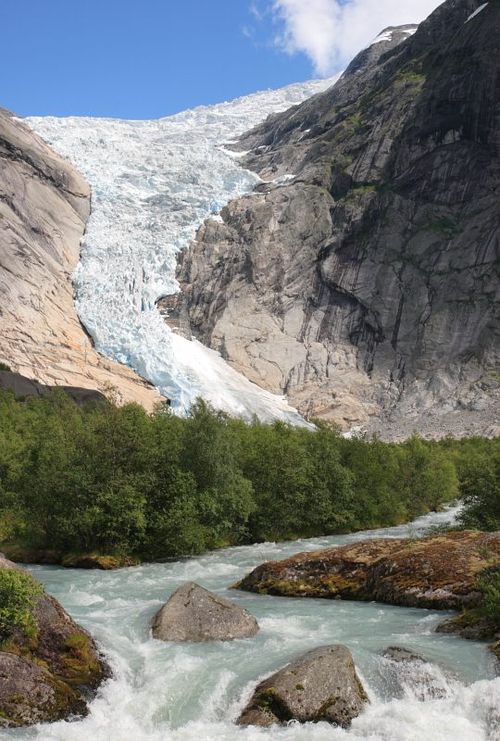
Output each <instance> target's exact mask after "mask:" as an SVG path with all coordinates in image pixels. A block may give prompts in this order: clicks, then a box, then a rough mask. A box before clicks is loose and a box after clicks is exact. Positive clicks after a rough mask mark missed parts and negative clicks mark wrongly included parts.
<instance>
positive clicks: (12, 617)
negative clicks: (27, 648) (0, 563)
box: [0, 568, 42, 641]
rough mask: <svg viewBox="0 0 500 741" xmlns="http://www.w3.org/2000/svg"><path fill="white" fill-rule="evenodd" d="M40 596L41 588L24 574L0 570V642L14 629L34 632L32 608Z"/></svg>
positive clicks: (14, 570)
mask: <svg viewBox="0 0 500 741" xmlns="http://www.w3.org/2000/svg"><path fill="white" fill-rule="evenodd" d="M40 594H42V587H41V586H40V585H39V584H37V583H36V582H35V581H34V580H33V579H32V578H31V576H30V575H29V574H27V573H26V572H23V571H17V569H2V568H0V641H4V640H5V639H6V638H8V637H9V636H10V635H11V634H12V633H13V632H14V630H16V628H19V629H21V630H23V631H24V632H25V633H26V634H28V635H30V634H32V633H33V632H34V630H35V621H34V618H33V607H34V605H35V603H36V600H37V598H38V597H39V595H40Z"/></svg>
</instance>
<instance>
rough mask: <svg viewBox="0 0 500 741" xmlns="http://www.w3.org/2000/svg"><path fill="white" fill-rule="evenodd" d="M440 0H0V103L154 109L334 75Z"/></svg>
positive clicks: (94, 110)
mask: <svg viewBox="0 0 500 741" xmlns="http://www.w3.org/2000/svg"><path fill="white" fill-rule="evenodd" d="M438 4H439V0H404V2H402V1H401V0H0V27H1V29H2V43H1V44H0V69H1V70H2V85H1V97H0V106H3V107H5V108H9V109H10V110H13V111H15V112H16V113H18V114H20V115H48V114H52V115H93V116H113V117H120V118H156V117H159V116H166V115H169V114H171V113H175V112H177V111H180V110H184V109H186V108H190V107H193V106H196V105H202V104H209V103H217V102H220V101H223V100H229V99H231V98H234V97H238V96H240V95H245V94H247V93H250V92H255V91H257V90H263V89H266V88H276V87H281V86H283V85H286V84H288V83H291V82H297V81H300V80H306V79H311V78H312V77H318V76H325V75H328V74H333V73H334V72H336V71H338V70H339V69H341V68H342V66H343V65H344V64H345V63H346V61H349V59H350V58H351V57H352V56H353V54H354V53H355V52H356V51H358V49H359V48H362V46H363V45H364V44H366V43H369V41H370V39H371V38H373V37H374V36H375V35H376V34H377V33H378V31H379V30H381V29H382V28H383V27H384V26H387V25H390V24H392V23H406V22H412V21H414V20H421V19H422V18H423V17H425V16H426V15H427V14H428V12H430V10H432V9H433V8H434V7H436V5H438Z"/></svg>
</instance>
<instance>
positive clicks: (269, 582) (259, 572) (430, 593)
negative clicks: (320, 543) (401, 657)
mask: <svg viewBox="0 0 500 741" xmlns="http://www.w3.org/2000/svg"><path fill="white" fill-rule="evenodd" d="M499 562H500V534H499V533H482V532H477V531H460V532H449V533H445V534H443V535H437V536H433V537H430V538H423V539H421V540H407V539H378V540H368V541H360V542H357V543H354V544H352V545H346V546H341V547H339V548H328V549H326V550H320V551H315V552H310V553H299V554H297V555H296V556H292V557H291V558H288V559H286V560H284V561H276V562H273V561H271V562H269V563H265V564H262V565H261V566H258V567H257V568H256V569H254V571H252V572H251V573H250V574H249V575H248V576H246V577H245V578H244V579H243V580H242V581H241V582H239V583H238V584H237V585H236V587H237V588H239V589H245V590H248V591H251V592H258V593H261V594H276V595H282V596H288V597H322V598H326V599H338V598H340V599H359V600H377V601H379V602H386V603H388V604H392V605H402V606H406V607H425V608H430V609H435V610H457V609H461V608H463V607H475V606H477V605H478V604H479V602H480V600H481V593H480V592H479V591H478V589H477V586H476V580H477V577H478V575H479V574H480V572H481V571H483V570H484V569H486V568H491V567H492V566H495V565H497V564H498V563H499Z"/></svg>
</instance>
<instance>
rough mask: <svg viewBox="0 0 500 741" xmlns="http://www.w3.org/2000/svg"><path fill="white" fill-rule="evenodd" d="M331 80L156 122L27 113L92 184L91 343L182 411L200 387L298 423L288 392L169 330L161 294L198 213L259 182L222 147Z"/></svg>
mask: <svg viewBox="0 0 500 741" xmlns="http://www.w3.org/2000/svg"><path fill="white" fill-rule="evenodd" d="M332 82H333V81H332V80H321V81H313V82H307V83H300V84H297V85H291V86H289V87H286V88H282V89H281V90H276V91H268V92H263V93H257V94H255V95H250V96H247V97H244V98H239V99H237V100H235V101H232V102H229V103H222V104H220V105H214V106H209V107H199V108H195V109H192V110H189V111H185V112H183V113H179V114H177V115H175V116H170V117H168V118H162V119H158V120H155V121H122V120H116V119H98V118H79V117H68V118H55V117H30V118H27V119H25V121H26V123H27V124H28V125H30V126H31V127H32V128H33V129H34V130H35V131H36V132H37V133H38V134H40V135H41V136H42V137H43V138H44V139H45V140H46V141H48V142H49V144H51V145H52V146H53V148H54V149H55V150H56V151H58V152H59V153H60V154H62V155H63V156H65V157H67V158H68V159H70V160H71V161H72V162H73V163H74V165H75V166H76V167H77V168H78V169H79V170H80V172H81V173H82V174H83V175H84V176H85V177H86V178H87V180H88V181H89V183H90V184H91V186H92V214H91V217H90V219H89V222H88V225H87V230H86V234H85V237H84V241H83V243H82V254H81V260H80V263H79V265H78V267H77V269H76V271H75V275H74V283H75V291H76V307H77V311H78V313H79V316H80V318H81V320H82V322H83V324H84V325H85V327H86V328H87V329H88V331H89V332H90V334H91V335H92V337H93V339H94V342H95V346H96V349H97V350H98V351H99V352H101V353H102V354H103V355H107V356H109V357H111V358H113V359H114V360H117V361H119V362H121V363H125V364H127V365H129V366H131V367H132V368H134V369H135V370H136V371H137V372H138V373H140V374H141V375H142V376H144V377H145V378H147V379H149V380H150V381H151V382H152V383H154V385H155V386H157V387H158V389H159V390H160V391H161V392H162V393H163V394H165V395H166V396H168V397H169V398H170V399H171V401H172V407H173V408H174V410H176V411H177V412H179V413H186V412H187V411H188V410H189V408H190V406H191V404H192V403H193V401H194V400H195V399H196V398H197V397H198V396H201V397H202V398H204V399H206V400H207V401H209V402H211V403H212V404H213V405H214V406H215V407H216V408H219V409H224V410H225V411H227V412H229V413H231V414H234V415H238V416H244V417H250V416H252V415H253V414H256V415H257V416H258V417H259V418H261V419H263V420H271V419H283V420H287V421H290V422H293V423H296V424H301V423H303V420H302V418H301V417H300V415H299V414H298V413H297V412H296V411H295V410H294V409H292V408H291V407H290V406H289V405H288V404H287V402H286V400H285V398H284V397H281V396H276V395H274V394H271V393H269V392H267V391H264V390H263V389H260V388H259V387H258V386H256V385H255V384H253V383H251V382H250V381H248V380H247V379H246V378H245V377H244V376H242V375H241V374H239V373H237V372H236V371H235V370H234V369H232V368H231V367H230V366H229V365H228V364H227V363H225V361H224V360H223V359H222V358H221V357H220V355H218V353H216V352H214V351H212V350H209V349H208V348H205V347H204V346H203V345H201V344H200V343H198V342H195V341H190V340H187V339H185V338H183V337H180V336H179V335H177V334H175V333H174V332H172V331H171V330H170V328H169V327H168V326H167V325H166V324H165V322H164V320H163V319H162V317H161V316H160V314H159V312H158V310H157V308H156V301H157V300H158V299H159V298H160V297H162V296H166V295H169V294H173V293H176V292H178V290H179V285H178V283H177V281H176V278H175V270H176V263H177V255H178V253H179V251H180V250H182V249H183V248H184V247H186V245H188V243H189V241H190V240H191V239H192V238H193V236H194V234H195V232H196V229H197V228H198V227H199V225H200V224H201V223H202V222H203V220H204V219H205V218H207V217H208V216H209V215H210V214H213V215H215V216H216V215H217V214H218V212H219V211H220V210H221V208H222V207H223V206H224V205H225V204H226V203H228V201H230V200H231V199H233V198H236V197H238V196H240V195H243V194H244V193H246V192H248V191H250V190H251V189H252V188H253V187H254V185H255V184H256V183H257V182H258V177H257V176H256V175H255V174H254V173H251V172H249V171H247V170H244V169H242V168H241V167H240V165H239V164H238V158H237V157H235V156H234V154H233V156H231V154H230V153H228V152H227V151H224V146H223V145H224V144H225V143H227V142H229V141H230V140H234V139H236V138H237V137H238V136H239V135H240V134H242V133H243V132H244V131H246V130H248V129H250V128H251V127H252V126H254V125H256V124H257V123H259V122H260V121H262V120H263V119H264V118H266V116H267V115H269V114H270V113H274V112H277V111H281V110H285V109H286V108H288V107H290V106H291V105H294V104H297V103H300V102H301V101H302V100H304V99H305V98H307V97H309V96H311V95H313V94H314V93H317V92H321V91H322V90H324V89H326V88H327V87H328V86H329V85H331V84H332Z"/></svg>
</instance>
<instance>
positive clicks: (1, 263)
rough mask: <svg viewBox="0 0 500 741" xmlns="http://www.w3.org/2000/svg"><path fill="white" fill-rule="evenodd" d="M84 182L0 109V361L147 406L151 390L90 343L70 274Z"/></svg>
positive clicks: (34, 375) (83, 211)
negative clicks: (109, 390)
mask: <svg viewBox="0 0 500 741" xmlns="http://www.w3.org/2000/svg"><path fill="white" fill-rule="evenodd" d="M89 213H90V188H89V186H88V184H87V183H86V182H85V181H84V180H83V178H82V177H81V176H80V175H79V174H78V173H77V172H76V171H75V170H74V169H73V167H72V166H71V165H70V164H69V162H67V161H65V160H64V159H62V158H61V157H59V156H58V155H56V154H55V153H54V152H53V151H52V150H51V149H50V148H49V147H48V146H47V145H46V144H45V143H44V142H43V141H42V140H41V139H40V138H39V137H38V136H37V135H36V134H34V133H33V132H32V131H31V130H30V129H28V128H27V127H26V126H25V125H24V124H23V123H22V122H21V121H20V120H19V119H17V118H15V117H13V116H12V115H11V114H10V113H9V112H7V111H5V110H3V109H0V362H2V363H5V364H6V365H8V366H9V367H10V368H11V370H12V371H14V372H16V373H19V374H20V375H22V376H25V377H27V378H29V379H34V380H36V381H39V382H41V383H43V384H46V385H50V386H68V387H73V388H77V389H92V390H97V391H100V392H102V391H105V390H106V388H108V387H110V386H113V387H115V388H116V389H117V392H118V397H119V399H121V400H122V401H138V402H140V403H142V404H143V405H144V406H146V408H148V409H152V408H153V406H154V404H155V402H156V401H159V399H160V397H159V395H158V393H157V392H156V391H155V390H154V389H153V388H152V387H151V386H150V385H149V384H148V383H146V382H145V381H144V380H143V379H142V378H140V377H139V376H137V375H136V374H135V373H134V372H133V371H131V370H130V369H128V368H126V367H125V366H121V365H119V364H118V363H114V362H112V361H109V360H106V359H105V358H104V357H102V356H101V355H99V354H98V353H96V352H95V350H94V349H93V346H92V343H91V340H90V339H89V337H88V335H87V333H86V332H85V330H84V329H83V327H82V325H81V324H80V321H79V319H78V316H77V314H76V310H75V306H74V301H73V285H72V280H71V276H72V273H73V270H74V269H75V267H76V265H77V263H78V260H79V257H80V240H81V237H82V235H83V233H84V229H85V224H86V221H87V218H88V216H89Z"/></svg>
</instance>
